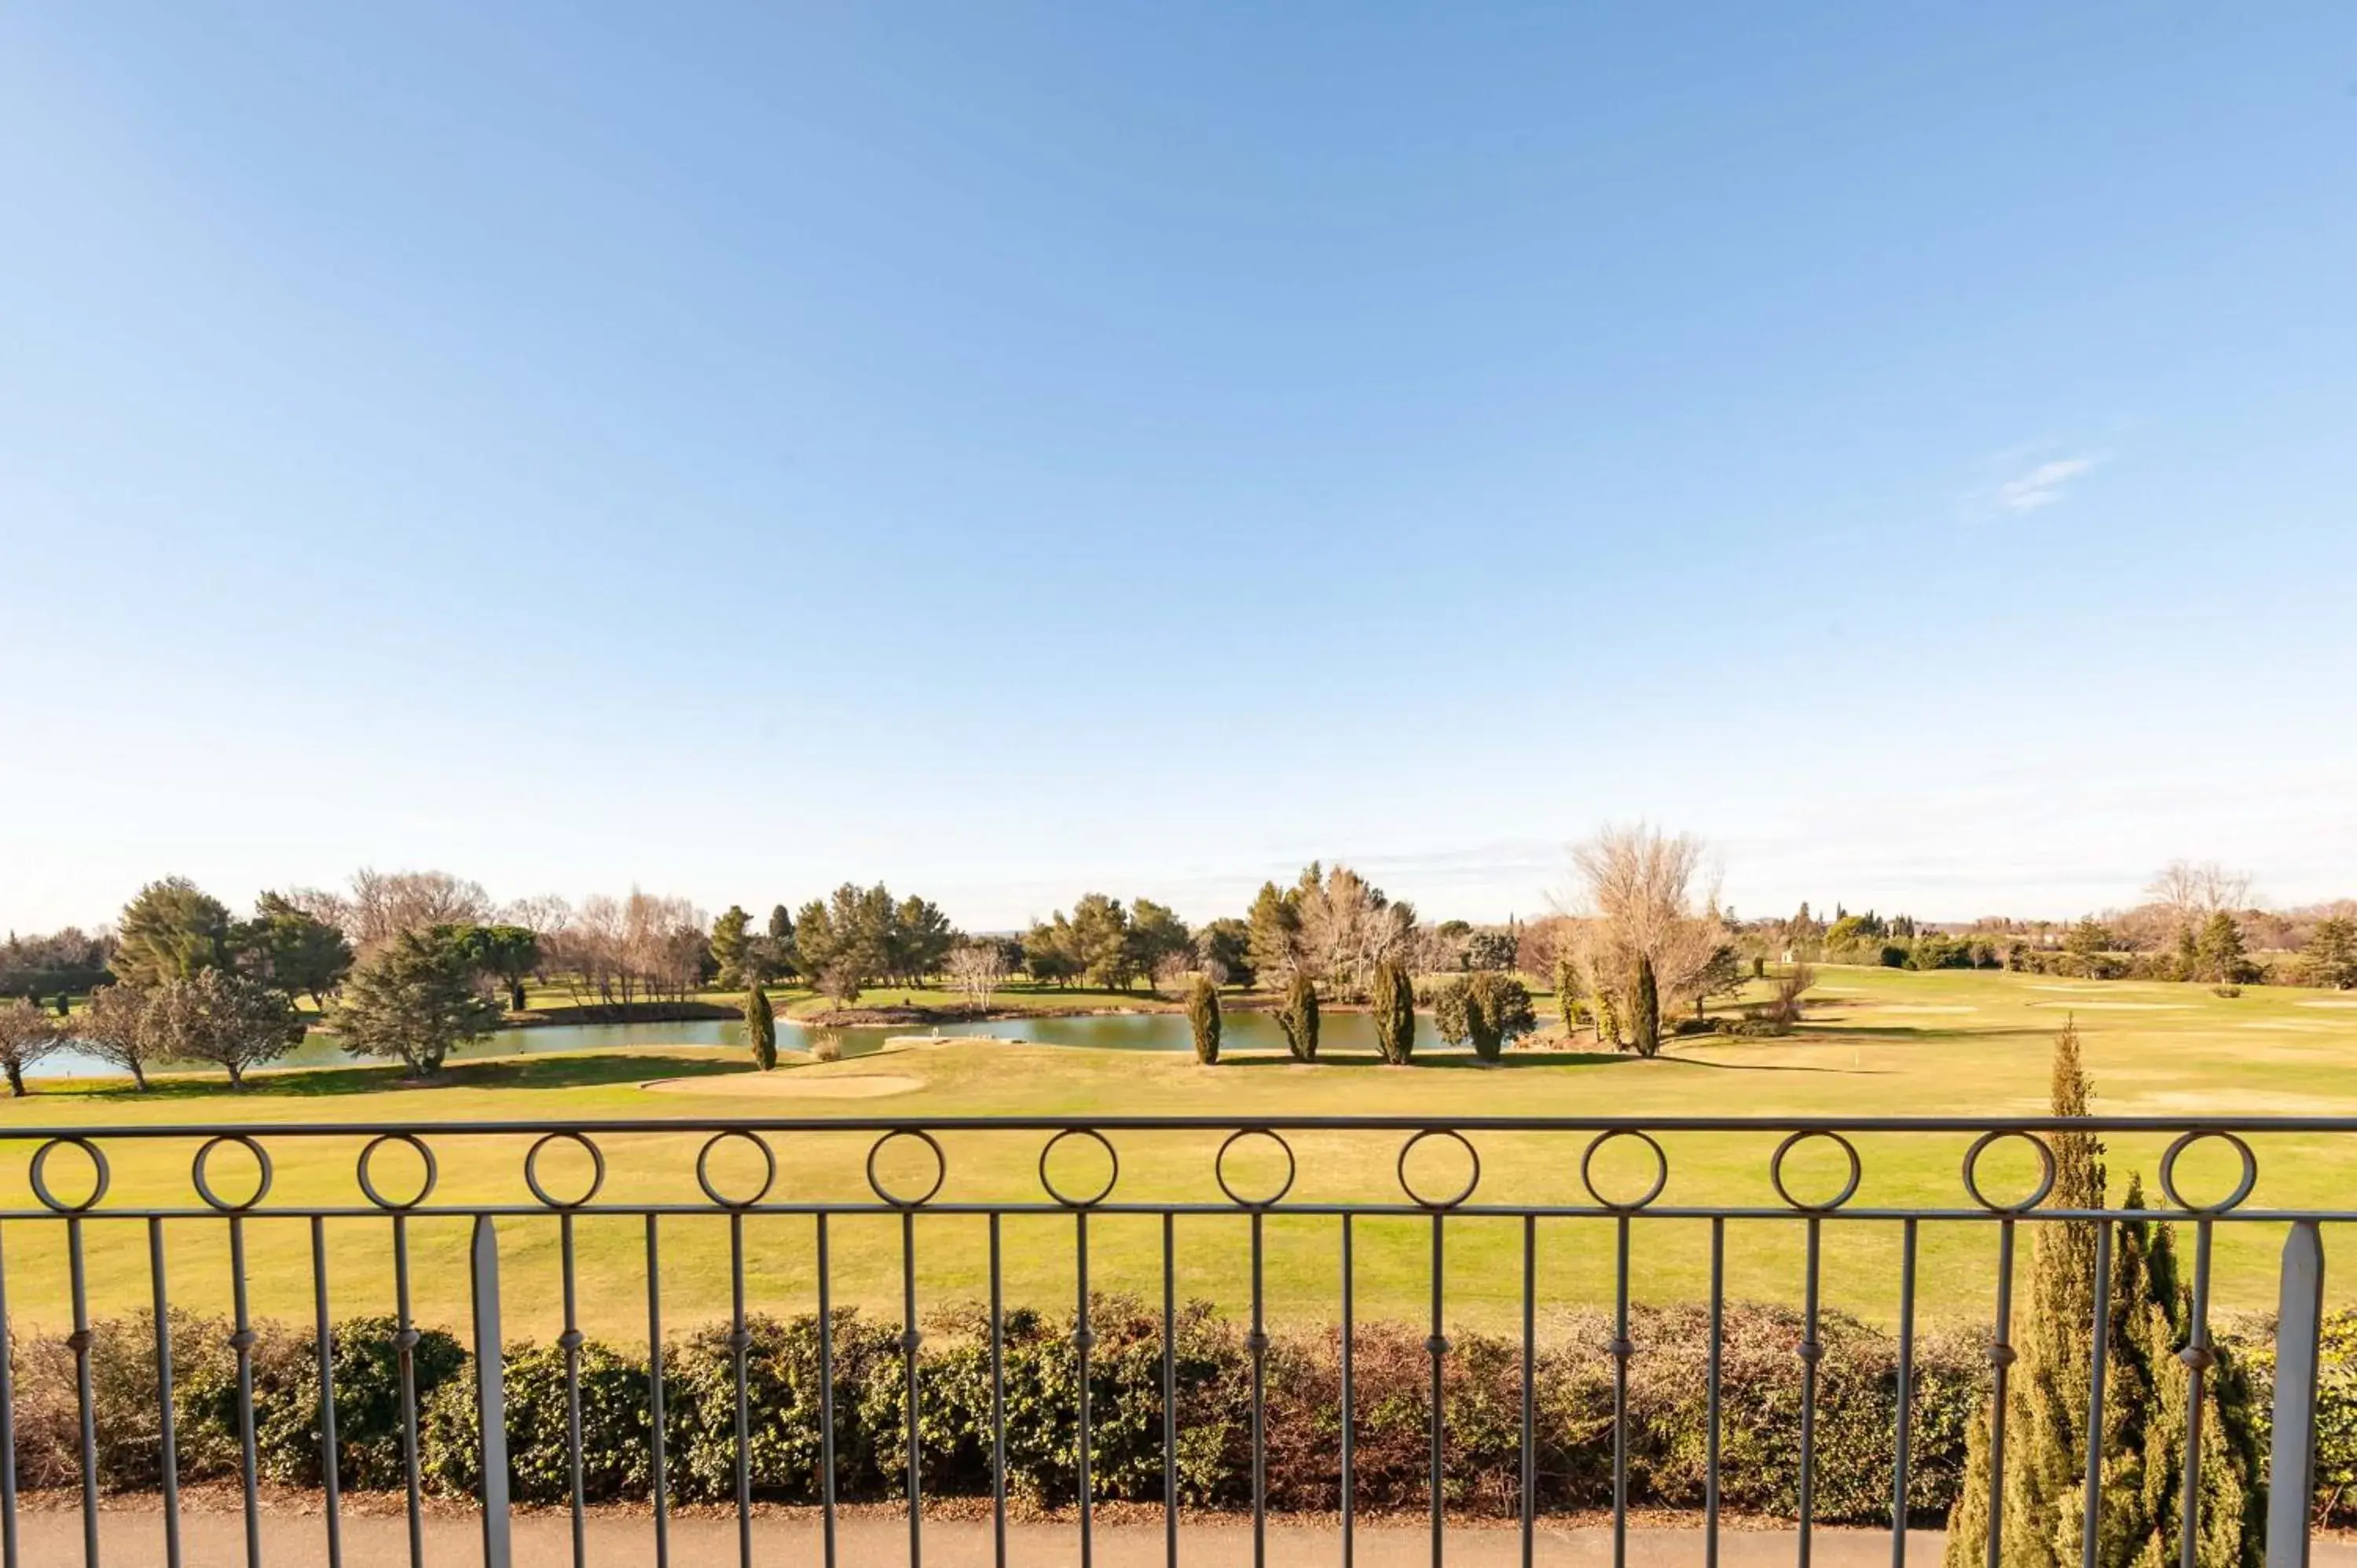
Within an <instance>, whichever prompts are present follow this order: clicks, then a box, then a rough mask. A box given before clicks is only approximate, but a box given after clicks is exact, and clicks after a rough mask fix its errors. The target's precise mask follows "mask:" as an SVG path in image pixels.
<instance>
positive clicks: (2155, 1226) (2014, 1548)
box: [1945, 1026, 2258, 1568]
mask: <svg viewBox="0 0 2357 1568" xmlns="http://www.w3.org/2000/svg"><path fill="white" fill-rule="evenodd" d="M2090 1092H2091V1091H2090V1089H2089V1085H2088V1082H2087V1078H2086V1073H2085V1070H2084V1068H2083V1065H2082V1062H2081V1058H2080V1051H2079V1036H2078V1031H2077V1029H2076V1028H2075V1027H2072V1026H2065V1027H2064V1028H2063V1030H2062V1033H2061V1035H2060V1036H2057V1038H2056V1040H2055V1042H2054V1076H2053V1085H2052V1104H2053V1110H2054V1113H2055V1114H2056V1115H2057V1116H2084V1115H2086V1114H2088V1101H2089V1098H2090ZM2049 1145H2050V1147H2051V1148H2052V1150H2053V1152H2054V1167H2055V1169H2054V1189H2053V1191H2052V1193H2051V1194H2050V1196H2049V1197H2048V1202H2049V1203H2050V1204H2051V1205H2052V1206H2054V1207H2056V1208H2102V1207H2104V1188H2105V1176H2104V1164H2103V1155H2104V1147H2103V1144H2102V1143H2101V1142H2100V1141H2099V1140H2098V1139H2096V1137H2095V1136H2094V1135H2093V1133H2056V1134H2053V1135H2051V1136H2050V1139H2049ZM2124 1207H2126V1208H2130V1209H2141V1208H2143V1207H2144V1188H2143V1183H2142V1181H2141V1180H2140V1179H2139V1178H2137V1177H2136V1176H2130V1178H2129V1183H2128V1192H2127V1197H2126V1202H2125V1205H2124ZM2032 1229H2033V1230H2034V1231H2035V1234H2034V1236H2033V1237H2032V1240H2031V1245H2030V1278H2029V1300H2028V1304H2027V1306H2028V1310H2027V1311H2026V1312H2025V1311H2024V1310H2023V1306H2022V1304H2021V1303H2020V1300H2019V1298H2018V1296H2017V1304H2016V1307H2015V1312H2014V1319H2013V1323H2014V1337H2015V1340H2016V1344H2015V1346H2014V1350H2015V1357H2016V1359H2015V1361H2014V1364H2013V1369H2012V1371H2011V1374H2010V1377H2009V1380H2008V1385H2007V1399H2006V1474H2005V1521H2004V1539H2003V1541H2002V1552H2001V1555H2002V1558H2003V1561H2004V1562H2005V1563H2006V1564H2007V1568H2071V1565H2072V1564H2075V1563H2078V1562H2079V1561H2080V1544H2081V1534H2082V1530H2083V1523H2084V1518H2085V1516H2084V1512H2083V1509H2084V1506H2085V1490H2084V1488H2085V1483H2086V1428H2087V1395H2088V1388H2089V1384H2090V1382H2091V1378H2090V1375H2089V1374H2090V1371H2091V1369H2092V1368H2093V1326H2094V1324H2093V1319H2094V1286H2095V1262H2096V1235H2095V1228H2094V1226H2093V1223H2091V1222H2084V1221H2061V1222H2055V1223H2050V1224H2040V1225H2037V1226H2035V1227H2033V1228H2032ZM2111 1303H2112V1312H2111V1331H2110V1334H2109V1336H2108V1341H2109V1342H2108V1346H2107V1356H2108V1359H2107V1362H2106V1366H2105V1373H2104V1464H2103V1470H2102V1480H2101V1483H2100V1485H2101V1494H2102V1500H2101V1503H2100V1505H2099V1508H2100V1517H2101V1521H2102V1522H2101V1529H2100V1530H2099V1532H2098V1535H2097V1552H2096V1560H2097V1562H2099V1563H2103V1564H2104V1565H2105V1568H2166V1565H2167V1564H2169V1563H2175V1562H2177V1561H2178V1545H2177V1541H2178V1529H2179V1507H2180V1502H2179V1496H2180V1494H2179V1487H2180V1484H2181V1477H2182V1475H2183V1466H2184V1462H2185V1459H2184V1455H2185V1426H2186V1409H2187V1398H2188V1394H2187V1388H2188V1380H2187V1371H2188V1368H2187V1366H2186V1364H2185V1363H2184V1362H2183V1361H2182V1360H2181V1359H2180V1358H2179V1347H2181V1346H2182V1345H2183V1344H2184V1343H2185V1341H2186V1339H2187V1338H2188V1337H2189V1332H2190V1330H2189V1326H2188V1324H2187V1322H2186V1318H2187V1314H2188V1302H2187V1297H2186V1294H2185V1292H2184V1290H2183V1287H2182V1286H2181V1285H2180V1283H2179V1280H2178V1277H2177V1262H2176V1245H2175V1239H2174V1237H2173V1235H2172V1232H2171V1230H2170V1227H2169V1226H2168V1225H2167V1224H2164V1223H2160V1222H2158V1221H2154V1220H2149V1219H2131V1220H2122V1221H2120V1222H2118V1226H2117V1230H2116V1233H2115V1236H2114V1238H2113V1248H2112V1269H2111ZM2214 1353H2215V1352H2214V1351H2213V1354H2214ZM2207 1395H2208V1397H2210V1398H2212V1401H2213V1402H2212V1405H2211V1408H2210V1409H2209V1411H2207V1412H2205V1417H2206V1419H2205V1420H2204V1422H2203V1426H2202V1509H2201V1519H2202V1527H2201V1541H2200V1542H2199V1543H2198V1544H2197V1547H2196V1552H2195V1560H2196V1561H2197V1562H2198V1563H2201V1564H2202V1568H2246V1564H2255V1563H2256V1562H2257V1556H2256V1541H2257V1536H2256V1533H2255V1530H2251V1529H2246V1524H2255V1517H2256V1516H2255V1510H2256V1509H2257V1506H2258V1505H2257V1495H2256V1493H2255V1490H2254V1488H2253V1487H2252V1484H2251V1477H2252V1476H2253V1475H2254V1473H2255V1469H2254V1465H2255V1452H2256V1439H2255V1428H2254V1426H2253V1417H2252V1411H2251V1404H2250V1394H2249V1390H2248V1385H2247V1381H2246V1380H2245V1378H2244V1374H2243V1372H2242V1369H2240V1368H2239V1367H2234V1366H2231V1365H2229V1364H2228V1363H2227V1362H2226V1360H2225V1359H2223V1358H2222V1357H2221V1359H2220V1360H2219V1362H2218V1364H2217V1365H2216V1366H2215V1367H2213V1368H2212V1369H2211V1371H2210V1372H2209V1374H2208V1387H2207ZM1989 1416H1990V1412H1989V1411H1988V1410H1987V1409H1986V1408H1984V1409H1983V1410H1982V1412H1980V1414H1979V1416H1978V1417H1977V1418H1976V1419H1975V1423H1974V1424H1973V1427H1972V1429H1971V1432H1970V1434H1969V1436H1968V1439H1967V1444H1966V1450H1965V1465H1964V1489H1963V1492H1962V1495H1961V1496H1960V1497H1959V1498H1957V1500H1956V1504H1955V1507H1954V1509H1953V1511H1952V1512H1951V1513H1950V1514H1949V1516H1948V1544H1947V1553H1946V1559H1945V1561H1946V1563H1947V1568H1980V1565H1981V1564H1982V1563H1985V1562H1986V1553H1987V1541H1988V1499H1989V1473H1988V1442H1989ZM2246 1516H2248V1517H2247V1519H2246Z"/></svg>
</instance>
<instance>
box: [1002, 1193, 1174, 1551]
mask: <svg viewBox="0 0 2357 1568" xmlns="http://www.w3.org/2000/svg"><path fill="white" fill-rule="evenodd" d="M1000 1219H1001V1216H1000V1215H999V1214H997V1213H996V1211H993V1213H992V1214H991V1216H990V1551H991V1561H992V1562H993V1563H996V1565H997V1568H1006V1288H1005V1283H1004V1281H1005V1276H1004V1273H1003V1272H1002V1270H1001V1266H1000V1264H1001V1258H1000V1236H999V1220H1000ZM1166 1223H1167V1222H1166ZM1166 1321H1167V1317H1166ZM1165 1334H1166V1337H1167V1336H1168V1331H1167V1329H1166V1331H1165Z"/></svg>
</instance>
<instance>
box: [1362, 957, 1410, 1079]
mask: <svg viewBox="0 0 2357 1568" xmlns="http://www.w3.org/2000/svg"><path fill="white" fill-rule="evenodd" d="M1372 1000H1373V1007H1374V1015H1375V1048H1376V1049H1377V1050H1380V1051H1381V1052H1383V1060H1385V1061H1387V1062H1389V1063H1391V1064H1392V1066H1394V1067H1405V1065H1407V1059H1408V1058H1409V1057H1410V1056H1412V1055H1414V1054H1415V987H1414V986H1413V985H1410V984H1409V983H1408V978H1407V972H1406V971H1405V970H1403V969H1401V968H1400V966H1399V965H1398V964H1396V963H1394V962H1393V961H1391V960H1390V959H1385V960H1383V962H1381V963H1379V964H1377V965H1375V986H1374V996H1373V999H1372Z"/></svg>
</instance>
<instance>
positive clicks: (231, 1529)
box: [22, 1509, 2357, 1568]
mask: <svg viewBox="0 0 2357 1568" xmlns="http://www.w3.org/2000/svg"><path fill="white" fill-rule="evenodd" d="M22 1530H23V1535H22V1553H23V1560H24V1561H25V1562H26V1563H41V1564H56V1565H58V1568H72V1565H74V1564H79V1563H81V1560H82V1545H81V1516H80V1515H79V1514H75V1513H50V1512H37V1513H28V1514H27V1515H26V1516H25V1517H24V1519H23V1520H22ZM181 1540H182V1547H183V1552H184V1556H183V1562H184V1563H185V1564H186V1568H245V1537H244V1522H243V1520H242V1519H241V1518H240V1517H239V1516H238V1515H236V1514H222V1513H191V1514H189V1515H188V1518H187V1520H185V1521H184V1524H183V1530H182V1536H181ZM1941 1541H1942V1537H1941V1535H1940V1533H1939V1532H1938V1531H1936V1530H1915V1531H1912V1532H1910V1535H1909V1538H1908V1552H1907V1558H1908V1561H1909V1563H1919V1564H1921V1565H1922V1568H1937V1565H1938V1563H1939V1561H1940V1547H1941ZM1339 1542H1340V1537H1339V1535H1338V1533H1337V1531H1336V1530H1335V1529H1334V1528H1333V1526H1331V1525H1330V1524H1329V1525H1295V1524H1283V1525H1277V1524H1273V1525H1271V1526H1270V1528H1269V1543H1268V1545H1269V1555H1270V1557H1271V1558H1272V1559H1274V1560H1275V1561H1276V1562H1277V1563H1282V1564H1283V1565H1284V1568H1328V1565H1329V1564H1339V1563H1340V1550H1339ZM1795 1544H1796V1538H1795V1536H1794V1534H1793V1532H1792V1531H1791V1530H1728V1531H1726V1532H1724V1533H1723V1534H1722V1535H1721V1536H1720V1537H1719V1562H1720V1563H1722V1564H1723V1565H1724V1568H1781V1565H1783V1564H1787V1563H1792V1561H1793V1558H1794V1551H1793V1548H1794V1546H1795ZM1520 1545H1521V1541H1520V1537H1519V1536H1518V1535H1517V1534H1516V1532H1515V1531H1514V1530H1512V1529H1505V1530H1497V1529H1486V1528H1485V1529H1466V1530H1452V1531H1451V1532H1450V1533H1449V1536H1448V1563H1449V1564H1450V1565H1451V1568H1519V1564H1520V1563H1521V1560H1522V1559H1521V1552H1520ZM1629 1546H1630V1551H1629V1561H1630V1562H1631V1563H1637V1564H1641V1565H1642V1568H1689V1565H1691V1568H1700V1564H1701V1563H1702V1560H1703V1556H1702V1532H1701V1531H1700V1530H1682V1529H1665V1530H1632V1531H1631V1535H1630V1541H1629ZM818 1547H819V1533H818V1527H817V1524H816V1522H815V1521H814V1520H803V1519H801V1518H792V1519H786V1518H770V1519H760V1520H756V1521H755V1523H754V1531H753V1561H754V1562H755V1563H757V1564H763V1565H768V1564H778V1565H780V1568H784V1565H789V1564H791V1565H793V1568H801V1565H802V1564H806V1563H808V1564H815V1563H818V1562H819V1560H820V1559H819V1555H818ZM587 1548H588V1551H587V1561H588V1562H589V1563H590V1564H591V1568H651V1564H652V1563H654V1530H653V1526H652V1525H651V1523H649V1522H648V1521H647V1520H640V1519H621V1518H615V1517H611V1516H601V1517H597V1518H593V1519H591V1520H589V1521H588V1531H587ZM100 1551H101V1558H100V1561H101V1563H102V1564H103V1565H104V1568H164V1562H165V1559H164V1543H163V1525H162V1520H161V1516H159V1515H158V1514H156V1513H155V1512H153V1511H150V1510H144V1509H137V1510H135V1509H125V1510H123V1511H113V1510H108V1511H106V1512H104V1513H102V1516H101V1520H100ZM262 1552H263V1561H264V1563H266V1564H268V1565H270V1568H309V1565H311V1564H315V1563H326V1562H327V1560H328V1554H327V1544H326V1530H325V1526H324V1524H323V1522H322V1521H321V1520H318V1519H317V1518H305V1517H300V1516H296V1515H290V1514H272V1515H269V1516H267V1517H265V1518H264V1520H263V1528H262ZM1179 1552H1180V1561H1181V1562H1182V1563H1185V1564H1186V1565H1187V1568H1243V1565H1245V1564H1248V1563H1251V1562H1252V1531H1251V1530H1250V1528H1249V1527H1248V1526H1245V1525H1240V1524H1232V1523H1228V1522H1224V1521H1222V1522H1220V1523H1189V1524H1188V1525H1186V1526H1184V1527H1183V1530H1182V1533H1181V1534H1180V1536H1179ZM1356 1555H1357V1561H1358V1563H1360V1564H1361V1565H1362V1568H1428V1565H1429V1563H1431V1560H1432V1558H1431V1544H1430V1538H1429V1537H1428V1536H1427V1535H1426V1532H1425V1531H1424V1530H1420V1529H1416V1528H1413V1527H1408V1526H1400V1525H1381V1526H1374V1525H1361V1527H1360V1529H1359V1532H1358V1539H1357V1554H1356ZM1536 1555H1537V1558H1538V1560H1539V1561H1540V1562H1542V1563H1549V1564H1556V1563H1571V1564H1584V1563H1609V1562H1611V1561H1612V1535H1611V1531H1610V1530H1606V1529H1598V1528H1587V1527H1579V1528H1572V1529H1556V1530H1541V1532H1540V1538H1539V1541H1538V1551H1537V1554H1536ZM1813 1559H1814V1561H1815V1563H1819V1564H1822V1565H1823V1568H1885V1565H1886V1564H1888V1563H1889V1561H1890V1536H1889V1531H1887V1530H1833V1529H1820V1530H1817V1531H1816V1535H1815V1542H1814V1552H1813ZM671 1560H672V1562H673V1563H675V1564H677V1565H678V1568H720V1565H723V1564H733V1563H735V1562H736V1560H737V1525H736V1521H735V1520H733V1519H725V1518H724V1519H705V1518H698V1519H687V1520H675V1521H673V1526H672V1550H671ZM924 1560H925V1563H926V1564H927V1565H928V1568H989V1565H990V1563H991V1562H992V1553H991V1538H990V1527H989V1525H988V1523H987V1522H986V1521H981V1522H977V1521H968V1520H926V1522H925V1557H924ZM1007 1560H1008V1561H1009V1562H1010V1563H1017V1564H1020V1565H1021V1568H1074V1565H1076V1564H1077V1563H1079V1561H1080V1551H1079V1546H1078V1543H1077V1536H1076V1533H1075V1531H1074V1529H1073V1527H1072V1526H1071V1525H1070V1524H1060V1525H1059V1524H1024V1525H1014V1526H1011V1527H1009V1530H1008V1541H1007ZM836 1561H837V1563H839V1564H840V1568H900V1565H905V1564H906V1563H908V1561H909V1531H908V1527H907V1525H906V1524H905V1523H902V1522H900V1521H898V1520H890V1519H877V1518H861V1519H847V1520H844V1521H843V1522H842V1524H841V1525H840V1527H839V1529H838V1531H837V1535H836ZM1095 1561H1096V1563H1097V1564H1099V1568H1161V1564H1162V1563H1164V1561H1165V1559H1164V1555H1163V1536H1162V1530H1161V1529H1160V1528H1159V1527H1158V1526H1155V1525H1130V1524H1125V1525H1099V1526H1098V1527H1097V1530H1096V1541H1095ZM2313 1561H2314V1562H2315V1563H2318V1564H2319V1565H2331V1568H2357V1545H2352V1544H2350V1543H2348V1542H2343V1541H2319V1542H2318V1543H2317V1547H2316V1552H2315V1554H2314V1557H2313ZM425 1562H426V1563H428V1564H429V1565H430V1568H480V1564H481V1563H482V1532H481V1526H480V1525H479V1523H478V1522H477V1521H476V1520H473V1519H470V1518H466V1517H463V1516H447V1517H437V1518H432V1519H428V1520H425ZM572 1562H573V1551H572V1532H571V1526H570V1523H569V1521H567V1520H565V1518H564V1516H562V1515H547V1514H534V1515H530V1516H527V1517H522V1518H519V1519H518V1520H516V1521H515V1564H516V1568H571V1564H572ZM344 1563H345V1564H346V1568H407V1564H408V1563H409V1541H408V1529H407V1526H406V1524H405V1523H404V1521H403V1520H401V1519H399V1518H398V1517H395V1518H382V1517H361V1518H350V1519H347V1520H345V1521H344Z"/></svg>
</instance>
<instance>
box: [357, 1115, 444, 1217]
mask: <svg viewBox="0 0 2357 1568" xmlns="http://www.w3.org/2000/svg"><path fill="white" fill-rule="evenodd" d="M386 1144H404V1145H406V1146H407V1147H409V1148H412V1149H414V1150H416V1151H417V1158H418V1161H419V1163H421V1164H422V1165H425V1181H424V1183H422V1184H421V1185H420V1186H419V1187H418V1188H417V1196H416V1197H412V1198H409V1199H406V1200H405V1201H403V1202H400V1203H395V1202H394V1201H393V1199H391V1198H389V1197H385V1195H384V1194H383V1193H382V1191H380V1190H379V1189H378V1187H377V1185H376V1182H375V1180H374V1179H373V1178H371V1176H370V1175H369V1162H370V1161H371V1160H372V1159H374V1158H375V1157H376V1152H377V1151H378V1150H379V1149H382V1148H383V1147H384V1146H385V1145H386ZM356 1174H357V1175H358V1176H359V1177H360V1186H361V1195H362V1196H363V1197H366V1198H367V1199H368V1200H369V1201H370V1202H371V1203H373V1204H375V1205H376V1206H377V1207H378V1208H390V1209H392V1210H393V1211H394V1212H396V1213H399V1212H401V1211H403V1210H405V1209H411V1208H416V1207H417V1206H418V1205H419V1204H421V1203H423V1202H425V1200H426V1199H427V1198H429V1197H433V1196H434V1184H435V1183H436V1181H439V1180H440V1179H441V1177H442V1171H441V1167H440V1166H438V1165H436V1164H435V1163H434V1151H433V1150H431V1149H429V1148H427V1147H426V1146H425V1140H423V1139H421V1138H420V1137H418V1136H417V1134H415V1133H378V1134H377V1135H376V1136H375V1137H373V1138H371V1139H370V1140H369V1141H368V1142H367V1144H364V1145H362V1146H361V1160H360V1168H359V1170H358V1172H357V1173H356Z"/></svg>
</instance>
